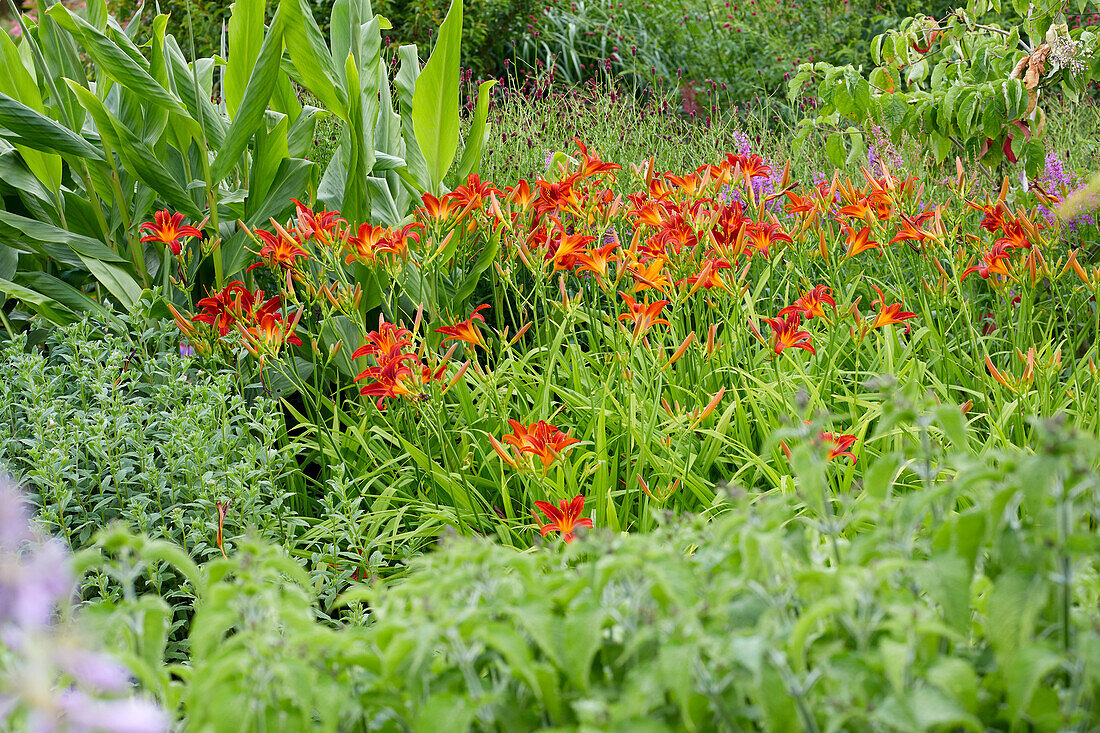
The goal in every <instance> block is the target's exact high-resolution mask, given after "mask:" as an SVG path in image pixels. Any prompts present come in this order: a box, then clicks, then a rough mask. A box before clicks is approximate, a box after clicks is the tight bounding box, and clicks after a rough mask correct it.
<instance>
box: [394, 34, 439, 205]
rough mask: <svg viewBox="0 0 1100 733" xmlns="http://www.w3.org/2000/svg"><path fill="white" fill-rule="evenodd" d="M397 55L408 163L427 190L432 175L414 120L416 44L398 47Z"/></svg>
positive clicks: (417, 69) (402, 131)
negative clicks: (429, 172) (399, 63)
mask: <svg viewBox="0 0 1100 733" xmlns="http://www.w3.org/2000/svg"><path fill="white" fill-rule="evenodd" d="M397 55H398V58H399V59H400V60H401V66H400V67H399V68H398V71H397V76H396V77H394V82H395V84H396V85H397V91H398V110H399V112H400V114H401V135H402V137H403V138H404V140H405V160H406V162H407V163H408V171H409V176H410V177H411V178H412V179H413V180H414V181H415V182H416V185H417V187H418V188H419V189H420V190H421V191H427V190H429V189H430V188H431V185H432V184H431V177H430V176H429V175H428V164H427V163H426V162H425V161H424V154H423V153H422V152H421V151H420V144H419V143H418V142H417V140H416V130H415V129H414V127H413V121H412V109H413V97H414V96H415V91H416V77H417V75H418V74H419V73H420V60H419V59H418V58H417V56H416V46H402V47H401V48H400V49H398V51H397Z"/></svg>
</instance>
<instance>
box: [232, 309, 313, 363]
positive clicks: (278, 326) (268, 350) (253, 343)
mask: <svg viewBox="0 0 1100 733" xmlns="http://www.w3.org/2000/svg"><path fill="white" fill-rule="evenodd" d="M281 309H282V299H281V298H280V297H279V296H278V295H276V296H275V297H273V298H272V299H271V300H269V301H267V302H266V303H264V304H263V305H262V306H260V307H259V308H257V309H256V312H255V313H254V314H253V322H252V324H251V325H249V326H247V327H246V326H243V325H242V323H241V321H237V323H236V326H237V329H238V330H239V331H240V332H241V334H242V335H243V336H244V337H245V344H246V346H247V347H248V348H249V351H251V352H252V353H253V356H256V355H258V354H260V353H261V352H262V353H264V354H274V353H276V352H278V350H279V348H280V347H281V346H282V345H283V344H286V343H289V344H293V345H295V346H301V345H302V340H301V339H300V338H298V337H297V336H296V335H295V334H294V329H295V327H296V326H297V325H298V319H299V318H301V315H302V313H301V311H298V312H297V313H296V314H294V315H293V316H292V317H291V319H290V323H289V324H285V323H283V314H282V312H281Z"/></svg>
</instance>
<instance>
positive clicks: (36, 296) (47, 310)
mask: <svg viewBox="0 0 1100 733" xmlns="http://www.w3.org/2000/svg"><path fill="white" fill-rule="evenodd" d="M0 293H3V294H4V295H6V296H8V297H9V298H15V299H16V300H18V301H20V302H22V303H24V304H25V305H27V306H28V307H29V308H30V309H31V310H33V311H34V312H35V313H37V314H38V315H40V316H42V317H43V318H45V319H46V320H48V321H49V322H51V323H54V324H56V325H58V326H64V325H67V324H69V323H73V322H74V321H79V320H80V316H78V315H77V314H75V313H73V312H72V311H71V310H69V309H68V308H66V307H65V306H63V305H62V304H60V303H58V302H57V301H56V300H54V299H53V298H50V297H48V296H46V295H43V294H42V293H39V292H36V291H34V290H31V289H30V288H25V287H23V286H22V285H17V284H16V283H13V282H11V281H10V280H3V279H0Z"/></svg>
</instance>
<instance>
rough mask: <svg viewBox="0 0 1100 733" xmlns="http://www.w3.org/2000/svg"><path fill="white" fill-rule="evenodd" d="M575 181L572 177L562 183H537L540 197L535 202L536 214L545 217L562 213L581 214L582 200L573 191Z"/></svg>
mask: <svg viewBox="0 0 1100 733" xmlns="http://www.w3.org/2000/svg"><path fill="white" fill-rule="evenodd" d="M574 180H575V179H574V178H573V177H572V176H570V177H568V178H565V179H563V180H561V181H535V185H536V186H538V188H539V195H538V198H537V199H536V200H535V213H536V214H538V215H539V216H544V215H546V214H550V213H557V212H561V211H573V212H579V211H580V208H581V200H580V198H579V197H578V196H577V192H576V191H574V190H573V182H574Z"/></svg>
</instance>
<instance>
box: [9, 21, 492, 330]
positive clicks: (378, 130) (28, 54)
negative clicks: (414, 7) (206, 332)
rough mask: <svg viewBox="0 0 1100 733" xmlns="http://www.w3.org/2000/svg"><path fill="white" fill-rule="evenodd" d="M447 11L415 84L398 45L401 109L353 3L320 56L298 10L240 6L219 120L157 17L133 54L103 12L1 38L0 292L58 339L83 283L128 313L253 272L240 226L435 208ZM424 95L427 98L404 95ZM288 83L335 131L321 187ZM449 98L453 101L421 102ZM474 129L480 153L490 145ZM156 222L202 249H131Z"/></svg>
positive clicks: (445, 135)
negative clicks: (161, 217) (316, 210)
mask: <svg viewBox="0 0 1100 733" xmlns="http://www.w3.org/2000/svg"><path fill="white" fill-rule="evenodd" d="M454 7H455V9H456V15H455V17H456V20H455V22H454V23H453V24H451V25H449V26H448V27H449V28H451V27H453V28H454V32H451V31H449V30H448V31H447V32H446V33H444V34H442V37H444V38H445V39H447V42H446V43H445V44H442V45H441V46H440V48H439V50H438V53H436V54H433V57H432V59H431V61H430V62H429V64H428V66H427V70H426V72H424V73H422V72H421V69H420V67H419V63H418V62H417V56H416V49H415V47H412V46H409V47H406V48H407V51H406V52H405V57H406V59H407V63H406V64H405V65H404V66H403V80H404V84H403V86H402V97H401V99H400V100H399V103H397V104H395V101H394V100H393V99H392V98H391V86H390V81H389V77H388V75H387V66H386V64H384V63H383V61H382V41H381V35H380V34H381V31H382V29H383V27H384V26H386V27H388V22H387V21H386V20H385V19H384V18H382V17H381V16H377V15H373V14H372V13H371V8H370V3H369V2H366V1H365V0H354V1H353V0H340V1H339V2H337V3H336V4H335V5H334V6H333V23H332V25H331V33H330V37H329V39H328V42H327V43H326V40H325V38H324V37H323V36H322V34H321V30H320V29H319V27H318V26H317V25H316V23H315V22H314V20H313V16H312V14H311V11H310V6H309V5H308V3H307V2H306V0H282V2H280V4H279V5H278V10H277V11H276V12H275V14H274V16H273V18H272V20H271V24H270V26H269V27H267V28H264V27H263V25H262V23H261V22H260V19H261V17H262V15H263V6H262V5H261V4H257V3H255V2H253V3H247V2H242V3H241V4H239V6H237V8H236V11H235V12H236V13H238V14H239V16H240V18H239V20H237V21H235V22H230V24H229V28H228V36H229V41H230V44H229V45H230V47H231V48H232V49H234V51H233V52H232V53H230V57H229V60H228V62H227V65H226V67H225V93H226V99H225V100H224V104H221V105H218V106H215V105H214V104H213V103H212V102H210V101H209V97H210V94H211V91H212V85H213V68H214V65H215V61H216V60H215V59H212V58H200V59H198V60H196V61H195V62H194V63H188V62H187V61H186V60H185V59H186V54H185V53H184V52H183V51H181V50H180V48H179V46H178V45H177V43H176V40H175V39H174V38H173V37H172V36H170V35H166V34H165V28H166V24H167V16H163V15H161V16H157V18H156V19H155V20H154V22H153V26H152V29H151V38H150V40H149V41H148V42H147V43H146V44H143V45H142V46H138V45H136V44H135V42H134V40H133V37H134V36H135V35H136V33H137V26H136V25H131V26H130V27H128V28H127V29H126V30H124V29H122V28H121V27H120V26H119V25H118V24H117V23H116V22H115V21H114V19H113V18H109V17H108V16H107V15H106V12H105V10H103V9H102V8H101V9H100V10H96V11H95V12H89V13H88V16H89V18H91V19H92V21H93V22H88V21H86V20H84V19H83V18H82V17H80V16H78V15H76V14H74V13H72V12H70V11H69V10H68V9H66V8H65V7H64V6H61V5H57V6H55V7H53V8H51V9H50V11H49V13H48V14H47V15H46V16H44V17H43V18H42V19H41V20H40V22H39V24H37V25H32V26H31V27H29V28H28V29H27V31H26V32H25V33H23V35H22V37H21V40H20V43H19V45H18V46H15V45H14V44H13V43H12V41H11V40H10V39H9V38H8V36H7V35H6V34H5V35H4V36H3V38H2V39H0V51H3V54H4V58H5V59H6V60H7V62H8V63H7V64H6V66H8V65H10V68H11V73H10V74H9V75H8V76H7V78H6V79H5V81H4V82H0V171H2V172H3V177H2V179H3V183H2V184H0V206H2V207H3V208H2V210H0V251H2V252H3V257H4V259H3V262H4V267H3V269H2V270H0V292H4V293H6V294H7V295H8V296H9V297H12V298H15V299H17V300H19V301H21V302H23V303H24V304H25V305H26V306H27V308H28V309H29V310H31V311H32V312H34V313H36V314H37V315H38V316H40V317H42V318H44V319H47V320H49V321H51V322H53V323H56V324H64V323H68V322H71V321H72V320H75V319H77V318H79V316H80V315H81V314H82V313H83V312H85V311H87V310H89V309H90V306H89V298H88V297H86V293H85V291H86V290H87V289H89V287H90V285H91V284H98V285H99V286H100V287H102V288H103V289H105V290H106V291H107V292H108V293H109V294H110V295H111V297H112V298H113V299H114V300H115V301H116V302H117V303H119V304H120V305H122V306H123V307H124V308H126V309H131V308H133V307H134V306H135V305H136V303H137V301H138V300H139V299H140V298H141V297H142V291H143V289H148V288H150V287H151V286H152V285H153V284H155V283H156V282H158V281H159V283H160V284H161V286H162V288H163V289H164V290H165V291H167V290H168V286H169V283H170V282H174V283H176V284H177V285H178V286H179V289H180V290H182V291H184V292H189V291H191V290H194V289H196V286H197V285H199V284H206V283H207V282H209V279H210V275H209V270H208V269H206V268H205V267H203V263H204V262H205V261H206V260H207V259H209V260H210V261H212V265H213V280H214V283H215V284H216V285H217V286H218V287H221V286H223V285H224V283H225V282H227V281H228V280H229V279H230V278H231V276H234V275H236V274H237V273H240V272H241V271H242V270H243V268H244V266H245V265H246V264H247V262H248V259H249V256H250V255H249V251H248V248H249V246H250V245H251V240H250V239H249V235H248V232H247V231H246V229H245V228H244V227H240V226H239V225H238V224H239V223H240V222H244V223H245V224H246V226H247V227H248V228H249V229H251V228H254V227H256V226H261V225H266V224H267V223H268V222H269V220H270V219H271V218H272V217H279V216H282V215H283V214H285V213H286V212H287V210H288V209H289V207H290V206H291V201H290V200H291V198H294V197H304V198H308V197H307V196H305V195H304V194H303V191H307V190H314V191H316V194H317V198H319V199H320V200H321V201H322V202H324V204H325V205H327V206H329V207H331V208H339V209H340V210H341V211H343V213H344V214H345V216H347V217H348V218H350V219H351V220H353V221H357V222H363V221H369V220H374V221H382V222H384V223H387V224H396V223H398V222H399V221H400V220H401V219H402V218H403V217H405V215H406V214H407V213H408V211H409V209H410V208H411V205H412V203H413V202H414V201H415V200H416V198H417V196H418V195H419V194H420V193H421V192H422V191H425V190H433V191H437V192H438V190H439V187H440V185H441V181H442V178H443V176H444V175H445V174H446V172H447V170H448V169H449V168H450V167H451V165H452V163H453V161H454V157H455V153H456V149H457V143H458V127H459V109H458V99H457V79H458V73H459V69H458V63H459V46H460V42H461V32H460V31H461V7H462V4H461V1H459V2H456V3H455V4H454ZM284 49H285V51H286V54H285V58H284ZM79 53H85V54H87V55H88V56H89V57H90V60H91V62H92V64H93V68H94V74H93V76H92V79H93V80H89V78H88V77H87V76H86V75H85V74H84V70H83V68H82V67H81V66H80V65H79V64H76V63H74V62H73V60H74V59H76V58H77V57H78V54H79ZM62 79H63V80H64V81H62ZM418 81H419V82H420V86H421V87H422V88H423V89H424V92H422V93H421V94H420V96H419V97H416V96H415V92H414V87H415V86H416V83H417V82H418ZM292 82H293V83H292ZM294 84H297V85H298V86H300V87H304V88H306V89H308V90H309V91H310V92H311V93H312V94H313V95H314V96H316V97H317V98H318V99H319V100H321V102H322V103H323V104H324V106H325V108H326V109H327V110H328V111H329V112H331V114H333V115H335V116H336V117H337V118H338V119H339V120H340V121H341V122H342V123H343V125H342V127H341V128H340V142H339V145H338V146H337V148H336V149H335V151H334V152H333V153H332V157H333V158H334V159H335V161H336V164H335V165H328V166H327V167H326V168H325V171H324V175H323V176H322V175H321V174H320V171H319V169H318V168H317V167H316V166H315V165H314V164H313V163H311V162H310V161H309V160H307V159H306V158H305V156H306V155H307V153H308V152H309V151H310V150H311V148H312V146H313V140H314V139H315V137H314V133H315V129H316V122H317V119H318V118H319V117H322V116H324V114H326V113H325V112H322V111H321V110H319V109H318V108H316V107H310V106H306V107H303V106H302V105H301V104H300V103H299V101H298V99H297V96H296V94H295V92H294V86H293V85H294ZM446 86H453V87H454V89H455V93H454V94H453V95H451V96H446V95H438V94H431V93H430V92H431V90H432V89H437V90H442V89H444V88H445V87H446ZM487 92H488V88H487V87H486V88H485V89H484V92H483V95H484V94H487ZM414 118H415V119H416V122H415V124H414V123H413V122H412V120H413V119H414ZM479 119H481V120H482V122H481V123H479V124H478V125H476V126H475V129H474V130H472V131H471V134H472V135H473V139H474V140H476V141H481V140H482V139H483V137H484V116H481V117H480V118H479ZM418 140H419V143H418V142H417V141H418ZM421 146H422V147H423V150H424V153H421ZM479 149H480V146H479V145H471V146H468V150H469V151H470V154H469V156H467V157H466V158H465V159H464V160H463V161H462V164H461V167H462V169H463V170H467V171H472V170H474V169H476V168H477V166H478V164H479V160H478V157H479V156H478V154H477V153H478V151H479ZM406 154H408V155H409V156H410V161H412V162H413V163H416V162H418V161H419V162H421V163H423V161H424V160H425V154H426V155H427V159H430V161H431V164H432V167H431V170H430V175H429V171H428V169H427V168H426V167H425V166H424V165H421V166H419V167H417V166H416V165H412V166H411V174H410V169H408V168H407V167H406V163H405V159H404V156H406ZM162 209H168V210H170V211H171V212H179V213H181V214H183V215H185V216H186V217H187V218H188V220H189V222H188V223H189V224H198V225H199V226H200V228H201V229H202V230H203V237H202V238H198V237H196V238H194V239H192V240H191V241H184V242H182V252H172V251H170V250H169V248H168V247H166V246H164V245H163V244H155V243H147V242H142V241H141V239H142V234H143V232H142V231H140V227H141V225H142V223H143V222H144V221H148V220H151V219H153V214H154V212H156V211H158V210H162ZM200 220H201V221H200ZM173 246H174V248H176V249H179V248H180V243H178V242H177V243H175V244H174V245H173ZM59 269H62V270H63V271H62V272H58V270H59ZM199 292H200V293H201V288H200V289H199ZM181 300H182V298H177V300H176V303H177V304H179V303H180V302H181Z"/></svg>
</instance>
